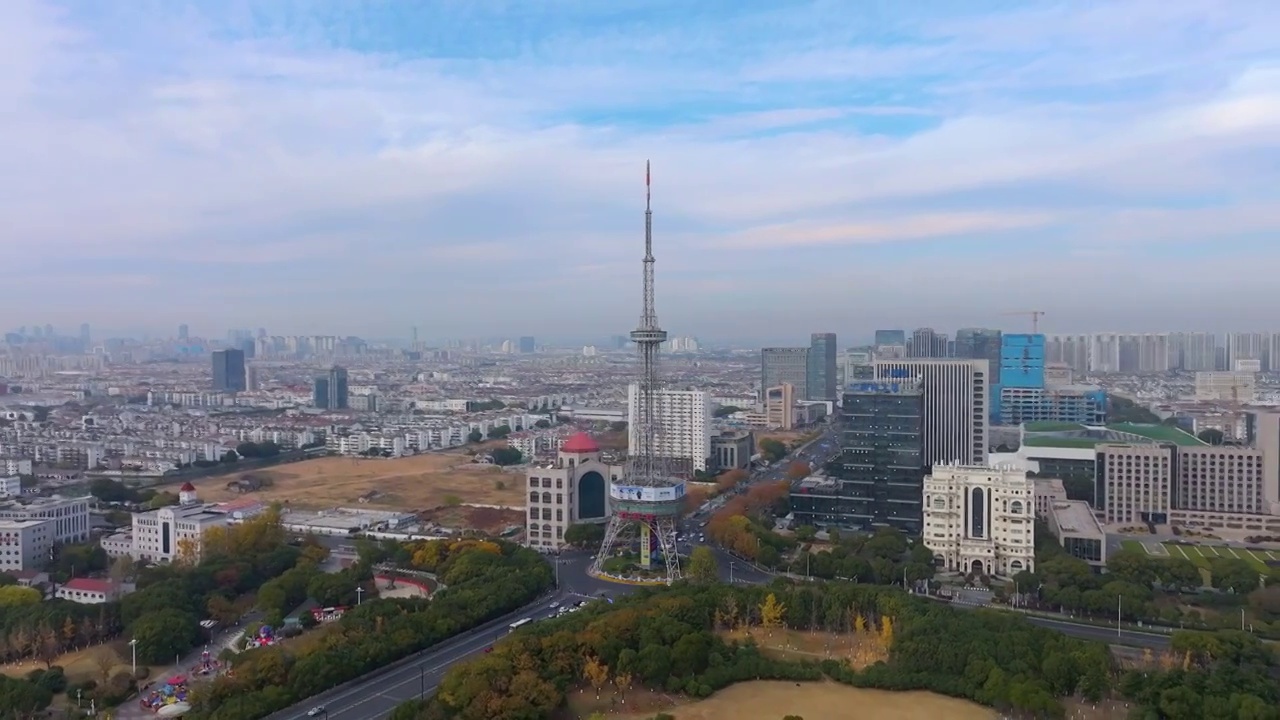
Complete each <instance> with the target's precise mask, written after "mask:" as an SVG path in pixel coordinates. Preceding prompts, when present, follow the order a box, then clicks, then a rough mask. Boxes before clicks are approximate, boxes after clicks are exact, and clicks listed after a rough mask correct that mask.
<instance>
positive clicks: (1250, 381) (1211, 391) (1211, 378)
mask: <svg viewBox="0 0 1280 720" xmlns="http://www.w3.org/2000/svg"><path fill="white" fill-rule="evenodd" d="M1256 398H1257V375H1255V374H1254V373H1252V372H1237V371H1224V372H1198V373H1196V399H1197V400H1209V401H1215V402H1233V403H1251V402H1253V401H1254V400H1255V399H1256Z"/></svg>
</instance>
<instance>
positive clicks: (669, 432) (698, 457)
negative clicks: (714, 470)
mask: <svg viewBox="0 0 1280 720" xmlns="http://www.w3.org/2000/svg"><path fill="white" fill-rule="evenodd" d="M653 404H654V419H655V420H656V421H657V425H658V434H657V437H656V438H655V442H654V451H655V452H656V453H658V455H660V456H662V457H666V458H671V459H675V460H681V461H686V462H687V463H688V465H689V466H691V467H692V468H693V469H694V470H704V471H705V470H706V469H707V459H708V458H710V457H711V396H710V394H708V393H705V392H703V391H701V390H668V389H661V390H658V391H657V393H656V394H655V395H654V398H653ZM639 413H640V384H639V383H631V385H630V387H628V388H627V447H628V448H630V449H631V450H632V451H633V452H634V450H635V448H636V447H637V446H638V443H639V439H638V432H639V427H640V423H639V421H638V418H639Z"/></svg>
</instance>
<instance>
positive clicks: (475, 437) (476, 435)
mask: <svg viewBox="0 0 1280 720" xmlns="http://www.w3.org/2000/svg"><path fill="white" fill-rule="evenodd" d="M483 440H484V435H483V434H481V432H480V431H479V430H472V431H471V432H470V433H468V434H467V442H469V443H478V442H481V441H483Z"/></svg>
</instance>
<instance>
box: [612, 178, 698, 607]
mask: <svg viewBox="0 0 1280 720" xmlns="http://www.w3.org/2000/svg"><path fill="white" fill-rule="evenodd" d="M653 263H654V259H653V208H652V206H651V202H650V185H649V163H648V162H646V163H645V165H644V262H643V265H644V304H643V309H642V310H641V312H640V326H639V327H638V328H636V329H635V330H632V331H631V341H632V342H634V343H635V344H636V347H638V348H639V349H640V359H641V361H642V362H643V366H644V370H643V374H642V375H641V376H640V381H639V383H638V385H639V388H638V392H637V393H636V406H635V411H634V417H633V418H632V422H634V423H635V427H634V428H632V433H633V436H634V438H635V442H634V444H633V445H632V446H631V452H630V457H628V458H627V464H626V472H625V477H624V479H623V480H622V482H625V483H626V484H625V485H610V487H609V500H610V504H611V506H612V511H613V512H612V514H611V516H610V518H609V525H608V526H607V527H606V528H605V533H604V543H603V544H602V545H601V546H600V552H599V553H598V554H597V555H596V560H595V562H594V563H593V564H592V568H591V569H592V572H594V573H600V572H601V571H602V569H603V565H604V562H605V561H606V560H608V559H609V558H611V557H613V556H614V555H615V554H616V553H617V552H618V551H619V550H624V551H630V550H632V549H635V550H637V551H638V553H639V556H640V563H639V564H640V567H641V568H642V569H645V570H649V569H651V568H653V565H654V562H655V561H657V562H660V563H661V564H662V567H663V570H664V571H665V574H666V577H665V578H664V581H665V582H667V583H671V582H673V581H675V580H679V579H680V576H681V575H680V557H679V555H678V554H677V552H676V526H677V524H678V522H679V518H680V514H681V512H682V511H683V510H684V491H685V488H684V481H683V480H681V479H680V478H678V477H675V475H674V474H673V473H672V472H671V469H670V462H669V461H668V460H667V459H666V458H664V457H660V456H659V454H658V449H659V443H658V438H659V437H660V435H661V433H662V426H661V423H660V422H659V421H658V417H657V396H658V391H659V390H660V388H661V385H660V384H659V382H658V351H659V349H660V348H661V347H662V343H663V342H664V341H665V340H666V339H667V332H666V331H665V330H662V329H661V328H659V327H658V314H657V312H656V311H655V310H654V302H653Z"/></svg>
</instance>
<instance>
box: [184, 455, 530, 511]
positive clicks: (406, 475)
mask: <svg viewBox="0 0 1280 720" xmlns="http://www.w3.org/2000/svg"><path fill="white" fill-rule="evenodd" d="M246 475H253V476H256V477H258V478H264V479H266V480H269V481H270V486H269V487H263V488H262V489H261V490H257V491H254V492H250V493H245V494H244V495H240V494H238V493H236V492H235V491H234V490H229V489H227V484H228V483H229V482H231V481H232V480H236V479H239V478H242V477H244V476H246ZM499 484H501V485H503V486H504V487H499ZM195 485H196V488H197V490H198V491H199V493H200V497H201V499H203V500H205V501H211V502H222V501H225V500H233V499H236V498H240V497H253V498H256V499H260V500H263V501H267V502H274V501H280V502H285V501H288V502H289V503H290V504H291V505H292V506H294V507H302V508H331V507H337V506H354V505H356V502H357V500H358V499H359V498H360V497H361V496H362V495H365V494H366V493H368V492H370V491H373V490H376V491H378V492H379V493H380V495H379V496H377V497H376V498H374V499H373V500H371V501H370V502H369V503H368V504H369V507H371V508H380V507H390V508H395V509H398V510H426V509H429V508H434V507H438V506H440V505H445V504H447V503H448V501H449V500H450V499H452V498H457V499H458V500H460V501H461V502H464V503H477V504H484V505H514V506H520V507H523V506H524V501H525V498H524V477H523V476H522V475H521V474H520V473H515V472H503V471H502V470H501V469H500V468H498V467H495V466H493V465H477V464H475V463H473V462H471V457H470V456H469V455H466V454H463V453H461V452H449V453H428V454H425V455H415V456H412V457H405V458H395V459H380V458H353V457H325V458H317V459H315V460H306V461H304V462H299V463H291V464H288V465H280V466H278V467H273V468H267V469H264V470H249V471H246V472H243V473H239V474H237V475H230V476H222V477H217V478H209V479H207V480H197V481H195Z"/></svg>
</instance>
